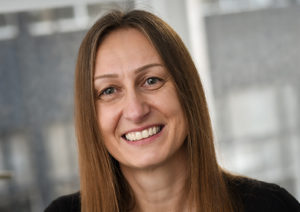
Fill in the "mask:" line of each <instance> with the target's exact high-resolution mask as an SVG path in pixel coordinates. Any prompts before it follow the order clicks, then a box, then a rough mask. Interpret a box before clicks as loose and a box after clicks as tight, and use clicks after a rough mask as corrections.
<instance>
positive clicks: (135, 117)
mask: <svg viewBox="0 0 300 212" xmlns="http://www.w3.org/2000/svg"><path fill="white" fill-rule="evenodd" d="M75 84H76V91H75V106H76V108H75V118H76V119H75V121H76V132H77V138H78V148H79V166H80V185H81V188H80V194H79V193H77V194H72V195H68V196H64V197H61V198H59V199H57V200H56V201H54V202H53V203H52V204H51V205H50V206H49V207H48V208H47V209H46V211H47V212H50V211H82V212H96V211H105V212H108V211H111V212H115V211H205V212H209V211H211V212H213V211H214V212H220V211H224V212H225V211H299V210H300V209H299V208H300V205H299V203H298V202H297V201H296V200H295V199H294V198H293V197H292V196H291V195H290V194H289V193H288V192H286V191H285V190H284V189H282V188H280V187H279V186H276V185H273V184H267V183H262V182H258V181H254V180H249V179H246V178H242V177H234V176H232V175H230V174H228V173H226V172H225V171H224V170H222V169H221V168H220V167H219V166H218V164H217V160H216V156H215V150H214V144H213V135H212V129H211V123H210V118H209V114H208V110H207V104H206V100H205V95H204V93H203V89H202V85H201V82H200V79H199V76H198V73H197V70H196V68H195V66H194V63H193V61H192V59H191V57H190V55H189V53H188V51H187V49H186V47H185V46H184V44H183V42H182V41H181V39H180V38H179V37H178V35H177V34H176V33H175V32H174V31H173V30H172V29H171V28H170V27H169V26H168V25H167V24H166V23H165V22H163V21H162V20H161V19H159V18H158V17H156V16H154V15H153V14H150V13H148V12H145V11H131V12H128V13H122V12H119V11H114V12H111V13H109V14H107V15H106V16H104V17H102V18H101V19H99V20H98V21H97V22H96V23H95V25H94V26H93V27H92V28H91V29H90V30H89V31H88V33H87V35H86V36H85V38H84V40H83V42H82V44H81V47H80V50H79V54H78V60H77V67H76V80H75Z"/></svg>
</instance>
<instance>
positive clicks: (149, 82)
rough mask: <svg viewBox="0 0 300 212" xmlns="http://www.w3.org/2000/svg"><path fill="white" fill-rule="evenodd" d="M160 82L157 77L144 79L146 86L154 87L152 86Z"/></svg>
mask: <svg viewBox="0 0 300 212" xmlns="http://www.w3.org/2000/svg"><path fill="white" fill-rule="evenodd" d="M160 81H161V79H159V78H157V77H150V78H148V79H146V84H148V85H154V84H156V83H158V82H160Z"/></svg>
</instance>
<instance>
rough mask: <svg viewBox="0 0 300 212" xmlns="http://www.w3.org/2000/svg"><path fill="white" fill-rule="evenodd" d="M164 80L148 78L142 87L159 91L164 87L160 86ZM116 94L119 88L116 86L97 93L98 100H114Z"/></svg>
mask: <svg viewBox="0 0 300 212" xmlns="http://www.w3.org/2000/svg"><path fill="white" fill-rule="evenodd" d="M163 81H164V80H163V79H161V78H159V77H148V78H146V79H145V80H143V83H142V86H143V87H146V88H149V89H150V90H152V89H153V90H155V89H158V88H160V87H161V86H162V83H161V84H158V83H160V82H163ZM116 92H118V88H117V87H115V86H109V87H106V88H104V89H103V90H101V91H100V92H96V98H97V99H102V98H103V97H107V98H110V97H111V98H113V97H112V95H114V94H115V93H116Z"/></svg>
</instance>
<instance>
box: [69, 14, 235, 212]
mask: <svg viewBox="0 0 300 212" xmlns="http://www.w3.org/2000/svg"><path fill="white" fill-rule="evenodd" d="M122 28H134V29H137V30H139V31H140V32H142V33H143V34H144V35H145V37H146V38H147V39H148V40H149V41H150V42H151V43H152V45H153V46H154V48H155V49H156V51H157V53H158V54H159V56H160V57H161V59H162V61H163V62H164V65H165V66H166V68H167V70H168V71H169V73H170V75H171V76H172V78H173V80H174V84H175V88H176V91H177V94H178V97H179V101H180V103H181V105H182V108H183V112H184V114H185V116H186V120H187V123H188V133H187V138H186V139H185V144H184V145H185V147H186V152H187V158H188V161H187V163H188V164H189V166H188V180H187V187H188V191H189V193H188V195H189V199H190V202H189V205H190V207H191V209H196V211H205V212H229V211H230V212H232V211H236V210H235V209H236V207H237V204H236V202H237V201H236V200H235V198H234V196H233V195H232V192H231V191H230V189H229V186H228V182H229V181H230V179H231V178H232V176H231V175H230V174H226V173H225V172H224V171H223V170H222V169H221V168H220V167H219V165H218V163H217V159H216V153H215V149H214V141H213V133H212V127H211V121H210V116H209V113H208V109H207V103H206V98H205V94H204V91H203V87H202V84H201V81H200V77H199V75H198V72H197V70H196V67H195V65H194V63H193V61H192V58H191V56H190V54H189V52H188V50H187V48H186V47H185V45H184V43H183V42H182V40H181V39H180V37H179V36H178V35H177V33H176V32H175V31H174V30H173V29H172V28H171V27H170V26H169V25H168V24H166V23H165V22H164V21H163V20H161V19H160V18H158V17H157V16H155V15H153V14H151V13H149V12H146V11H141V10H133V11H129V12H121V11H112V12H110V13H108V14H107V15H105V16H103V17H102V18H100V19H99V20H98V21H97V22H96V23H95V24H94V25H93V26H92V27H91V29H90V30H89V31H88V32H87V34H86V36H85V38H84V39H83V41H82V44H81V46H80V49H79V53H78V59H77V64H76V74H75V128H76V135H77V140H78V148H79V168H80V197H81V211H82V212H121V211H130V210H132V209H133V208H134V207H135V204H136V203H135V197H134V195H133V192H132V190H131V188H130V186H129V184H128V182H127V181H126V179H125V177H124V176H123V175H122V173H121V171H120V167H119V163H118V162H117V161H116V160H115V159H114V158H113V157H112V156H111V155H110V154H109V153H108V151H107V150H106V148H105V146H104V142H103V139H102V137H101V132H100V130H99V126H98V123H97V113H96V108H95V96H94V87H93V76H94V71H95V60H96V54H97V50H98V48H99V46H100V44H101V42H102V41H103V39H104V37H105V36H108V35H109V33H110V32H113V31H114V30H117V29H122Z"/></svg>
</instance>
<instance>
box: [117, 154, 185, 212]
mask: <svg viewBox="0 0 300 212" xmlns="http://www.w3.org/2000/svg"><path fill="white" fill-rule="evenodd" d="M121 170H122V172H123V175H124V176H125V178H126V180H127V181H128V183H129V185H130V186H131V188H132V190H133V192H134V195H135V199H136V203H137V204H136V209H135V211H143V212H148V211H156V212H160V211H174V212H175V211H185V210H186V208H187V206H188V204H187V203H188V201H187V200H188V198H187V196H188V195H187V189H186V182H187V177H188V170H187V159H186V154H185V151H184V149H183V148H182V150H181V151H178V153H176V155H174V156H173V157H172V158H170V159H168V160H167V161H165V162H164V163H162V164H159V165H156V166H153V167H148V168H145V169H135V168H131V167H124V166H121Z"/></svg>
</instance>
